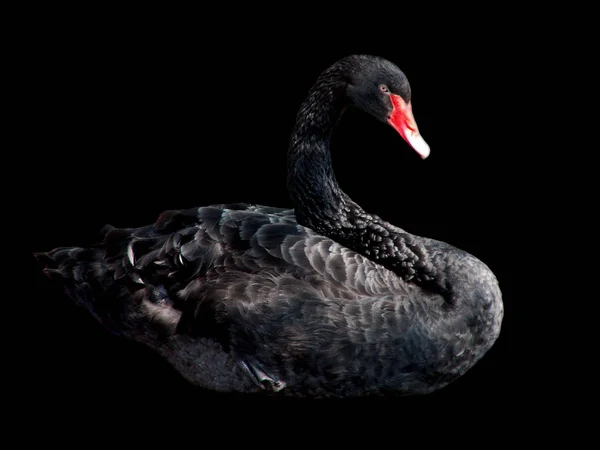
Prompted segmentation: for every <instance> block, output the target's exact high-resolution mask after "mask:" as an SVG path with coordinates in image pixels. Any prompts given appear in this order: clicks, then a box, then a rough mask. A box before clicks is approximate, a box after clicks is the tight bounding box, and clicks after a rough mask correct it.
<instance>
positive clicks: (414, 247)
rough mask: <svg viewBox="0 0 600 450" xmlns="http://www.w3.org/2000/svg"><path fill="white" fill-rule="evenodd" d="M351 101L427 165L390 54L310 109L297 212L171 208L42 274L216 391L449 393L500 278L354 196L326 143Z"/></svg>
mask: <svg viewBox="0 0 600 450" xmlns="http://www.w3.org/2000/svg"><path fill="white" fill-rule="evenodd" d="M351 106H352V107H358V108H360V109H362V110H364V111H366V112H368V113H369V114H371V115H372V116H374V117H375V118H377V119H379V120H382V121H387V122H389V123H390V124H391V125H392V126H394V128H396V129H397V130H398V131H399V132H400V133H401V134H402V135H403V137H404V138H405V139H406V140H407V142H409V143H410V144H411V145H412V146H413V147H415V149H416V150H417V151H419V153H420V154H421V155H422V156H423V157H426V156H427V154H428V147H427V148H425V147H424V145H426V144H424V141H422V139H421V138H420V137H419V135H418V131H417V130H416V125H415V124H414V121H413V122H411V121H410V120H409V119H411V118H412V114H411V113H410V87H409V84H408V81H407V79H406V77H405V76H404V74H403V73H402V72H401V71H400V70H399V69H398V68H397V67H396V66H395V65H393V64H392V63H390V62H388V61H386V60H384V59H381V58H377V57H371V56H351V57H347V58H344V59H342V60H340V61H339V62H337V63H336V64H334V65H333V66H332V67H330V68H329V69H327V70H326V71H324V72H323V74H322V75H321V76H320V77H319V79H318V80H317V82H316V83H315V85H314V86H313V88H312V89H311V91H310V92H309V94H308V96H307V98H306V100H305V101H304V103H303V104H302V106H301V107H300V110H299V113H298V117H297V123H296V126H295V128H294V130H293V133H292V137H291V140H290V148H289V166H288V174H289V175H288V189H289V192H290V195H291V198H292V201H293V204H294V209H293V210H291V209H278V208H272V207H266V206H257V205H249V204H248V205H247V204H230V205H213V206H204V207H200V208H193V209H189V210H178V211H167V212H165V213H163V214H162V215H161V216H160V217H159V218H158V220H157V221H156V223H154V224H152V225H148V226H145V227H141V228H128V229H117V228H113V227H110V226H107V227H105V229H104V230H103V233H104V238H103V240H102V242H101V243H100V244H98V245H96V246H94V247H92V248H86V249H84V248H58V249H55V250H52V251H50V252H48V253H40V254H37V256H38V258H39V259H41V260H42V261H44V262H45V263H46V265H47V267H46V269H44V270H45V272H46V273H47V274H48V275H50V276H51V278H52V279H56V280H60V281H61V282H62V284H63V286H64V288H65V290H66V291H67V293H68V294H69V295H70V296H71V297H72V298H73V299H75V300H76V301H77V302H78V303H79V304H81V305H83V306H85V307H86V308H87V309H89V310H90V311H91V312H92V313H93V314H94V315H95V317H96V318H97V319H98V320H99V321H100V322H101V323H103V324H104V325H105V326H106V327H107V328H108V329H110V330H111V331H113V332H115V333H117V334H120V335H122V336H125V337H127V338H130V339H133V340H136V341H139V342H143V343H145V344H147V345H149V346H150V347H152V348H154V349H155V350H156V351H157V352H159V353H160V354H161V355H162V356H163V357H165V358H166V359H167V360H168V361H169V362H170V363H171V364H173V366H174V367H175V368H176V369H177V370H178V371H180V372H181V373H182V375H184V376H185V377H186V378H187V379H188V380H189V381H190V382H192V383H195V384H198V385H200V386H202V387H205V388H208V389H214V390H219V391H238V392H270V393H277V395H303V396H356V395H366V394H385V393H397V394H424V393H429V392H432V391H435V390H437V389H439V388H441V387H443V386H445V385H447V384H448V383H450V382H452V381H453V380H455V379H456V378H458V377H459V376H460V375H462V374H464V373H465V371H467V370H468V369H469V368H471V367H472V366H473V365H474V364H475V363H476V362H477V361H478V360H479V359H480V358H481V357H482V356H483V355H484V354H485V353H486V352H487V350H489V349H490V348H491V346H492V345H493V344H494V342H495V340H496V339H497V337H498V335H499V333H500V328H501V321H502V316H503V306H502V299H501V292H500V289H499V287H498V283H497V281H496V278H495V277H494V275H493V273H492V272H491V271H490V270H489V269H488V267H487V266H486V265H485V264H484V263H482V262H481V261H479V260H478V259H476V258H475V257H473V256H471V255H469V254H468V253H466V252H464V251H461V250H459V249H456V248H454V247H452V246H450V245H448V244H446V243H443V242H439V241H435V240H432V239H427V238H422V237H418V236H414V235H411V234H409V233H407V232H406V231H404V230H402V229H400V228H397V227H395V226H394V225H391V224H389V223H387V222H385V221H383V220H382V219H380V218H379V217H377V216H374V215H372V214H369V213H367V212H365V211H364V210H363V209H362V208H361V207H360V206H359V205H357V204H356V203H355V202H353V201H352V200H351V199H350V198H349V197H348V196H347V195H346V194H345V193H344V192H342V191H341V189H340V188H339V186H338V184H337V182H336V180H335V176H334V174H333V169H332V164H331V157H330V152H329V140H330V137H331V133H332V132H333V129H334V127H335V125H336V123H337V121H338V120H339V119H340V117H341V115H342V114H343V112H344V110H345V109H346V108H347V107H351ZM406 111H408V112H406ZM400 113H402V114H400ZM409 113H410V114H409ZM403 120H406V121H407V122H406V124H407V126H406V127H405V125H406V124H405V123H404V122H402V121H403ZM407 130H408V131H407ZM407 133H408V134H407Z"/></svg>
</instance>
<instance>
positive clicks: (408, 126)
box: [388, 94, 430, 159]
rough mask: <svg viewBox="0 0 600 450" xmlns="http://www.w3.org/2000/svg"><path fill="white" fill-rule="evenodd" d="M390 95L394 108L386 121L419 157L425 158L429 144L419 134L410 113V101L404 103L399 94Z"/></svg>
mask: <svg viewBox="0 0 600 450" xmlns="http://www.w3.org/2000/svg"><path fill="white" fill-rule="evenodd" d="M390 97H391V99H392V104H393V105H394V109H393V110H392V114H391V115H390V118H389V119H388V123H389V124H390V125H391V126H392V127H394V129H395V130H396V131H397V132H398V133H400V135H401V136H402V137H403V138H404V140H405V141H406V142H407V143H408V145H410V146H411V147H412V148H414V149H415V151H416V152H417V153H418V154H419V155H420V156H421V158H423V159H425V158H427V157H428V156H429V152H430V150H429V145H427V142H425V140H424V139H423V138H422V137H421V135H420V134H419V129H418V128H417V123H416V122H415V117H414V116H413V113H412V105H411V104H410V102H408V103H406V102H405V101H404V99H403V98H402V97H400V96H399V95H396V94H391V95H390Z"/></svg>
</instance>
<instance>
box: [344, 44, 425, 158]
mask: <svg viewBox="0 0 600 450" xmlns="http://www.w3.org/2000/svg"><path fill="white" fill-rule="evenodd" d="M345 62H346V63H348V62H349V63H350V64H349V65H348V69H347V77H348V78H347V83H348V85H347V86H348V87H347V94H348V98H349V99H350V101H351V103H352V104H353V105H354V106H356V107H357V108H359V109H361V110H363V111H365V112H366V113H368V114H370V115H372V116H373V117H375V118H376V119H378V120H381V121H382V122H386V123H388V124H390V125H391V126H392V127H393V128H394V129H395V130H396V131H397V132H398V133H400V135H401V136H402V137H403V138H404V140H405V141H406V142H407V143H408V144H409V145H410V146H411V147H412V148H413V149H415V151H416V152H417V153H418V154H419V155H420V156H421V158H423V159H425V158H427V157H428V156H429V145H427V143H426V142H425V140H424V139H423V138H422V137H421V134H420V133H419V129H418V128H417V123H416V122H415V118H414V116H413V113H412V105H411V103H410V84H409V83H408V79H407V78H406V75H404V73H403V72H402V71H401V70H400V69H399V68H398V67H397V66H396V65H395V64H393V63H391V62H390V61H388V60H386V59H383V58H379V57H375V56H365V55H355V56H351V57H348V58H346V60H345Z"/></svg>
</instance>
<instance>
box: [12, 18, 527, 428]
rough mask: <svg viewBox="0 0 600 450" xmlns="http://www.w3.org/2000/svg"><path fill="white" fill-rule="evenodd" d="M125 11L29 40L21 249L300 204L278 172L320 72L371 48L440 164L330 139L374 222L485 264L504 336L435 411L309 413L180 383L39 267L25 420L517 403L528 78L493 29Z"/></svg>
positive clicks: (344, 136)
mask: <svg viewBox="0 0 600 450" xmlns="http://www.w3.org/2000/svg"><path fill="white" fill-rule="evenodd" d="M116 16H118V15H116ZM116 16H115V17H112V16H111V17H110V18H107V19H106V20H104V19H102V20H100V19H97V18H95V16H93V14H87V15H82V16H80V18H79V20H60V19H56V20H55V21H52V22H50V23H43V26H40V29H38V30H36V31H35V32H32V33H33V34H32V36H33V37H32V39H31V41H30V42H29V49H30V51H29V52H28V53H26V54H25V55H26V56H25V58H24V61H23V67H25V68H26V70H24V71H23V77H24V80H23V81H25V82H26V84H27V86H28V89H27V90H26V91H23V102H22V105H21V106H22V107H23V109H22V110H23V114H24V116H23V117H24V118H25V119H26V123H27V124H28V126H27V129H26V132H24V133H23V135H22V137H21V139H22V140H21V142H20V147H21V148H23V149H27V148H30V149H35V152H33V153H28V155H30V156H28V157H27V159H26V161H25V167H26V171H27V186H26V187H27V192H26V193H25V194H24V195H30V196H31V197H27V200H26V201H25V202H23V203H26V204H27V211H26V212H25V214H27V215H28V220H27V221H26V222H27V223H28V224H29V226H31V228H32V229H31V230H28V231H29V232H28V234H27V252H30V251H44V250H49V249H51V248H54V247H57V246H82V245H86V244H91V243H93V242H95V241H96V240H97V238H98V232H99V229H100V228H101V227H102V226H103V225H104V224H106V223H110V224H112V225H115V226H120V227H129V226H132V227H135V226H141V225H144V224H147V223H150V222H152V221H154V220H155V219H156V218H157V217H158V215H159V214H160V213H161V212H162V211H163V210H165V209H175V208H187V207H193V206H200V205H203V204H211V203H221V202H235V201H240V202H250V203H258V204H264V205H274V206H290V202H289V200H288V197H287V193H286V190H285V167H286V165H285V158H286V149H287V142H288V139H289V133H290V131H291V128H292V126H293V123H294V120H295V114H296V110H297V107H298V106H299V104H300V102H301V101H302V99H303V97H304V95H305V94H306V92H307V90H308V89H309V87H310V86H311V84H312V83H313V82H314V80H315V79H316V77H317V76H318V74H319V73H320V72H321V71H322V70H323V69H325V68H326V67H328V65H330V64H332V63H334V62H335V61H336V60H337V59H338V58H341V57H343V56H345V55H347V54H351V53H371V54H377V55H379V56H383V57H386V58H388V59H390V60H391V61H393V62H394V63H396V64H397V65H398V66H399V67H400V68H401V69H402V70H403V71H404V72H405V73H406V75H407V76H408V78H409V80H410V82H411V86H412V91H413V100H412V103H413V112H414V115H415V118H416V121H417V124H418V126H419V128H420V131H421V134H422V135H423V137H424V138H425V140H426V141H427V142H428V143H429V145H430V146H431V156H430V157H429V158H428V159H427V160H425V161H423V160H421V159H420V158H419V157H418V155H417V154H416V153H415V152H414V151H412V150H411V149H410V148H409V147H408V146H407V145H406V144H405V143H404V141H403V140H402V139H401V138H400V137H399V136H398V135H397V133H396V132H395V131H394V130H392V129H391V128H390V127H388V126H386V125H384V124H381V123H378V122H375V121H374V120H373V119H371V118H370V117H366V116H364V115H363V114H361V113H355V112H350V113H348V114H347V116H346V117H345V118H344V121H343V122H342V123H341V124H340V126H339V128H338V130H337V131H336V134H335V136H334V142H333V144H334V147H333V158H334V165H335V169H336V174H337V178H338V181H339V182H340V184H341V186H342V188H343V189H344V190H345V191H346V192H347V193H349V194H350V196H351V197H352V198H353V199H354V200H356V201H357V202H359V203H360V204H361V205H363V207H364V208H365V209H366V210H368V211H372V212H374V213H376V214H378V215H380V216H381V217H382V218H384V219H386V220H388V221H390V222H392V223H394V224H396V225H398V226H400V227H402V228H404V229H406V230H407V231H409V232H411V233H414V234H418V235H424V236H429V237H432V238H436V239H439V240H443V241H446V242H449V243H451V244H453V245H455V246H457V247H459V248H462V249H464V250H466V251H468V252H470V253H472V254H474V255H475V256H477V257H479V258H480V259H482V260H483V261H484V262H486V263H487V264H488V266H489V267H490V268H491V269H492V270H493V271H494V272H495V273H496V275H497V277H498V279H499V281H500V284H501V288H502V291H503V295H504V301H505V320H504V324H503V331H502V334H501V336H500V338H499V340H498V341H497V343H496V345H495V346H494V347H493V348H492V349H491V350H490V351H489V353H488V354H487V355H486V356H485V357H484V358H483V360H481V362H480V363H478V364H477V365H476V366H475V367H474V368H473V369H472V370H471V371H470V372H468V373H467V374H466V375H465V376H464V377H462V378H461V379H460V380H458V381H457V382H455V383H454V384H452V385H451V386H449V387H447V388H445V389H443V390H441V391H439V392H437V393H435V394H432V395H429V396H425V397H415V398H404V399H402V398H400V399H366V400H351V401H319V402H309V401H297V400H277V399H276V400H265V399H256V398H249V399H248V398H244V397H241V396H238V395H225V394H214V393H209V392H205V391H203V390H201V389H198V388H195V387H192V386H190V385H188V384H187V383H186V382H185V381H184V380H183V379H182V378H181V377H180V376H179V375H178V374H177V373H176V372H175V371H174V370H173V369H172V368H171V367H170V366H169V365H168V364H167V363H166V362H164V361H163V360H161V359H160V358H159V357H158V356H156V355H154V354H153V353H152V352H151V351H150V350H148V349H146V348H144V347H141V346H140V345H137V344H134V343H130V342H124V341H123V340H121V339H119V338H117V337H114V336H112V335H110V334H109V333H107V332H105V331H104V330H103V329H102V328H101V327H100V326H99V325H97V324H96V323H95V321H94V320H93V318H91V317H90V316H89V315H88V314H87V312H86V311H83V310H79V309H77V308H76V307H74V306H73V305H72V304H71V303H70V301H69V300H68V299H67V298H66V297H65V296H63V295H62V294H61V292H59V291H58V290H57V289H56V287H55V286H53V285H52V284H51V283H50V282H49V281H48V280H47V279H46V278H45V277H44V276H43V275H42V274H41V272H39V271H38V269H37V268H36V267H35V266H34V264H33V261H32V260H31V258H29V257H28V264H29V265H28V266H27V267H31V270H28V272H27V273H28V275H29V276H28V279H27V281H26V283H28V284H27V285H26V286H27V289H25V290H24V291H23V292H24V293H23V294H22V297H25V298H24V303H23V305H26V306H25V310H24V311H23V313H22V314H24V317H26V318H27V336H28V340H27V343H26V344H25V346H24V348H23V350H22V351H21V352H20V357H21V358H23V364H21V365H19V367H20V368H19V369H18V370H17V377H18V378H19V381H20V382H23V383H24V384H25V385H26V389H24V390H23V391H22V392H23V393H22V397H23V398H22V400H21V405H22V406H24V407H25V410H27V411H29V413H28V414H30V416H29V417H30V419H33V420H35V418H36V417H37V418H40V417H43V420H44V421H49V420H50V421H51V420H52V416H53V414H54V411H55V408H57V407H58V406H60V407H61V408H62V410H63V411H67V412H63V413H62V414H61V416H60V419H57V420H60V421H77V420H79V419H81V418H89V417H92V416H93V417H96V416H97V415H103V414H105V412H106V411H110V414H124V416H127V417H148V420H149V422H150V423H154V422H155V421H158V422H161V421H163V420H165V416H167V417H171V418H172V417H173V414H177V412H178V411H182V410H183V409H185V408H191V410H192V411H193V412H192V413H191V414H192V416H191V417H194V418H196V417H197V418H198V420H203V421H206V420H220V419H219V418H222V417H225V416H227V417H229V416H230V415H231V414H235V420H238V419H239V420H242V421H247V420H251V419H256V418H258V419H259V420H264V421H265V422H268V423H270V422H272V421H276V420H277V419H278V418H279V419H281V417H282V416H283V417H287V419H285V420H286V422H288V423H289V421H290V418H292V417H295V416H294V414H298V415H299V416H301V417H304V418H307V417H313V418H314V417H319V418H324V417H327V416H328V414H329V413H331V414H336V415H339V414H341V415H344V417H358V416H361V415H365V414H366V412H367V411H368V414H367V415H369V416H371V415H375V416H379V415H382V416H386V417H388V418H389V416H388V414H387V413H383V411H385V410H388V409H389V410H391V411H394V417H398V415H403V417H415V418H417V420H419V418H426V417H429V416H430V415H432V414H435V415H439V416H441V417H444V418H445V419H444V420H448V419H450V418H451V417H452V416H453V415H454V414H455V413H456V411H457V410H458V409H461V408H462V410H464V411H468V414H470V415H472V416H473V417H476V416H480V415H482V414H491V412H492V411H500V410H502V409H503V408H511V409H514V408H517V409H519V408H521V407H522V408H526V405H527V401H526V400H524V399H523V397H519V396H518V395H517V393H516V392H517V390H518V380H516V379H515V378H514V377H513V373H514V368H515V360H514V345H515V344H514V338H513V328H514V323H515V319H514V314H513V302H515V290H516V288H515V269H514V267H513V260H512V258H511V245H513V242H514V241H513V240H514V230H515V228H516V227H518V218H517V216H516V212H515V209H514V208H515V202H516V198H517V196H518V192H517V187H516V184H515V183H516V179H517V178H518V176H519V165H518V164H516V163H515V155H514V154H511V153H510V152H507V147H508V146H510V145H514V138H513V136H511V135H507V134H506V133H505V131H506V127H507V123H510V121H511V120H514V117H513V116H511V115H514V109H513V108H512V105H511V101H510V98H511V96H512V95H513V94H514V92H513V90H514V86H513V85H512V84H511V82H510V80H511V79H512V78H514V77H516V76H518V75H519V73H518V71H519V69H518V68H516V67H517V66H516V65H515V64H513V62H514V61H513V60H514V58H515V57H516V56H515V53H514V52H513V48H512V47H511V46H510V45H509V44H508V43H507V42H506V41H505V40H503V39H502V38H501V36H502V35H499V34H496V33H494V32H489V30H487V33H486V27H487V26H488V25H489V24H488V23H487V22H485V21H484V22H482V23H479V24H478V25H474V24H473V23H470V24H469V26H471V27H472V28H464V27H462V28H461V31H460V32H459V30H452V29H449V30H444V31H443V32H441V31H440V32H439V33H440V34H438V35H432V34H430V33H427V34H428V36H424V35H423V36H419V35H415V33H414V32H412V31H411V32H409V31H403V30H402V29H399V30H398V33H390V35H389V36H385V37H384V36H379V35H376V34H375V35H374V34H371V33H370V32H368V31H366V30H361V29H357V28H356V27H351V26H350V27H349V28H348V29H347V30H346V31H339V32H337V31H336V32H327V33H322V34H319V33H318V32H317V31H316V30H315V29H312V28H311V24H307V23H304V24H303V25H302V26H298V27H294V26H292V25H290V28H289V29H287V32H286V33H285V34H284V33H283V30H282V29H281V27H279V28H277V29H275V28H269V27H268V26H267V25H264V26H263V25H262V24H261V25H258V24H256V26H249V25H248V24H246V28H243V27H242V26H241V25H240V24H237V23H236V24H233V23H227V21H225V23H224V24H223V25H222V26H220V25H219V24H220V23H221V22H219V24H217V25H215V28H214V29H212V30H208V29H207V28H206V26H208V24H209V23H210V22H211V20H210V17H203V19H202V20H201V21H200V25H198V24H190V23H189V22H188V21H186V23H185V25H183V24H180V23H178V21H177V19H175V20H172V19H168V20H167V19H165V20H164V21H162V20H161V18H160V14H157V17H153V20H151V21H144V19H143V18H135V16H131V17H129V19H128V20H127V21H125V22H122V21H120V20H118V18H117V17H116ZM53 17H54V16H53ZM132 17H133V18H132ZM42 22H43V21H42ZM33 28H35V27H33ZM309 28H310V32H308V31H307V29H309ZM324 28H325V29H327V28H328V27H326V26H325V27H324ZM198 29H200V30H198ZM319 29H320V28H319ZM348 30H351V31H348ZM302 33H304V35H303V34H302ZM365 35H366V36H370V38H368V39H366V38H364V36H365ZM475 37H476V38H475ZM18 187H19V186H16V187H15V188H18ZM24 192H25V191H24ZM490 405H494V406H493V407H491V406H490ZM259 410H260V412H259V413H258V412H257V411H259ZM265 411H266V412H265ZM300 411H302V412H300ZM434 412H435V413H434ZM119 417H121V416H119ZM82 420H84V421H85V420H88V419H82ZM319 420H321V419H319Z"/></svg>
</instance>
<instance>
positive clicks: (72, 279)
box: [34, 211, 195, 336]
mask: <svg viewBox="0 0 600 450" xmlns="http://www.w3.org/2000/svg"><path fill="white" fill-rule="evenodd" d="M178 217H179V219H178V220H179V222H177V223H175V224H174V225H173V224H172V222H174V220H173V218H175V219H177V218H178ZM184 219H185V220H187V222H193V220H195V216H193V215H192V214H191V213H190V214H187V215H185V214H184V215H182V217H180V215H178V211H170V212H166V213H164V214H163V215H162V216H161V218H159V221H158V222H157V224H152V225H148V226H144V227H140V228H115V227H113V226H110V225H106V226H105V227H104V228H103V229H102V231H101V240H100V243H98V244H97V245H94V246H91V247H88V248H82V247H59V248H55V249H54V250H51V251H49V252H45V253H44V252H42V253H34V256H35V258H36V259H37V260H38V261H39V262H40V263H41V264H42V265H43V272H44V274H46V275H47V276H48V277H49V278H50V279H51V280H52V281H53V282H54V283H56V284H58V285H60V286H61V287H62V288H63V290H64V291H65V292H66V294H67V295H68V296H69V297H70V298H71V299H73V300H74V301H75V303H76V304H78V305H80V306H82V307H84V308H85V309H87V310H89V311H90V312H91V313H92V314H93V315H94V317H95V318H96V319H97V320H98V322H100V323H101V324H102V325H104V326H105V327H106V328H107V329H108V330H109V331H111V332H113V333H115V334H118V335H123V336H130V335H132V334H136V333H137V334H138V335H143V334H145V333H147V332H149V329H150V328H153V329H156V330H155V331H158V332H160V333H164V332H170V331H171V330H172V329H173V326H174V325H173V323H174V320H175V319H176V316H177V314H175V313H173V311H172V308H171V304H172V302H171V300H170V297H169V294H168V292H167V287H166V286H165V284H168V286H171V287H173V290H174V291H175V290H177V289H179V288H180V287H178V286H177V281H178V280H177V277H171V278H170V275H171V274H172V273H174V272H175V271H176V270H182V268H181V267H177V264H176V262H175V260H176V258H175V256H177V255H176V254H172V253H174V252H176V251H178V249H179V247H180V241H181V233H174V232H173V230H170V229H169V228H168V225H170V226H171V227H173V226H174V227H175V228H176V229H179V227H180V226H181V222H182V221H183V220H184ZM163 222H164V223H163ZM187 222H185V223H187ZM185 223H184V225H185ZM165 224H166V225H165ZM189 230H191V231H190V232H187V233H188V234H191V232H193V231H195V228H190V229H189ZM184 232H185V230H184ZM192 236H193V234H192ZM165 242H167V243H169V245H166V246H163V244H164V243H165ZM184 269H185V268H184ZM148 324H151V325H152V327H149V326H147V325H148Z"/></svg>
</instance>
